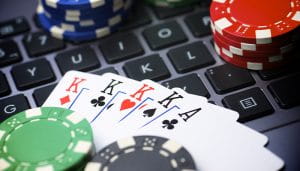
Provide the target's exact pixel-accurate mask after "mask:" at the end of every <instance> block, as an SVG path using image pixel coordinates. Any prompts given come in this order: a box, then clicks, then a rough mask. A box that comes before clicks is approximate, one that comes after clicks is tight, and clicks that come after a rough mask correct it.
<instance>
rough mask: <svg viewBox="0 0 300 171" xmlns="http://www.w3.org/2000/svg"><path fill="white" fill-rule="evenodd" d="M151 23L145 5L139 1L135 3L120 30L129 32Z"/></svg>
mask: <svg viewBox="0 0 300 171" xmlns="http://www.w3.org/2000/svg"><path fill="white" fill-rule="evenodd" d="M151 22H152V20H151V18H150V16H149V14H148V12H147V10H146V9H145V5H143V4H142V3H141V2H140V1H135V2H134V4H133V7H132V8H131V10H130V13H129V15H128V17H127V19H126V20H125V21H124V23H123V25H122V27H121V28H120V30H129V29H133V28H137V27H141V26H144V25H147V24H150V23H151Z"/></svg>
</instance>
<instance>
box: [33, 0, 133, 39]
mask: <svg viewBox="0 0 300 171" xmlns="http://www.w3.org/2000/svg"><path fill="white" fill-rule="evenodd" d="M131 4H132V0H77V1H69V0H40V1H39V4H38V7H37V11H36V13H37V18H38V21H39V23H40V25H41V27H42V28H43V29H45V30H46V31H47V32H49V33H50V34H51V35H52V36H53V37H56V38H59V39H65V40H69V41H74V42H81V41H89V40H93V39H97V38H101V37H104V36H107V35H109V34H110V33H112V32H114V31H117V30H118V28H119V27H120V25H121V24H122V21H124V20H125V19H126V17H127V14H128V12H129V9H130V7H131Z"/></svg>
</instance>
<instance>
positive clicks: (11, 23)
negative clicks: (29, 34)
mask: <svg viewBox="0 0 300 171" xmlns="http://www.w3.org/2000/svg"><path fill="white" fill-rule="evenodd" d="M29 29H30V28H29V25H28V22H27V21H26V19H25V18H24V17H18V18H14V19H12V20H8V21H4V22H1V23H0V38H4V37H7V36H13V35H16V34H20V33H23V32H26V31H29Z"/></svg>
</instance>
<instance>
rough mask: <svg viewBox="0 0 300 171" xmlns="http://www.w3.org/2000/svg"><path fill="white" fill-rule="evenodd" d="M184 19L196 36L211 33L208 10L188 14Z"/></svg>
mask: <svg viewBox="0 0 300 171" xmlns="http://www.w3.org/2000/svg"><path fill="white" fill-rule="evenodd" d="M184 21H185V23H186V24H187V25H188V27H189V29H190V30H191V32H192V33H193V35H194V36H195V37H202V36H207V35H209V34H211V29H210V17H209V12H208V11H203V12H199V13H197V14H193V15H190V16H187V17H186V18H185V20H184Z"/></svg>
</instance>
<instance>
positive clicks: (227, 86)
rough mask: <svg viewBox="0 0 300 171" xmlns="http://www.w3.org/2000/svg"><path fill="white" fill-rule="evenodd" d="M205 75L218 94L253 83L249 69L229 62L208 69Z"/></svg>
mask: <svg viewBox="0 0 300 171" xmlns="http://www.w3.org/2000/svg"><path fill="white" fill-rule="evenodd" d="M205 75H206V77H207V78H208V80H209V82H210V83H211V84H212V86H213V88H214V89H215V91H216V92H217V93H218V94H224V93H228V92H232V91H235V90H238V89H242V88H245V87H248V86H251V85H253V84H255V81H254V79H253V78H252V76H251V74H250V73H249V71H247V70H244V69H241V68H237V67H235V66H232V65H230V64H225V65H221V66H217V67H214V68H211V69H208V70H207V71H206V72H205Z"/></svg>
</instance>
